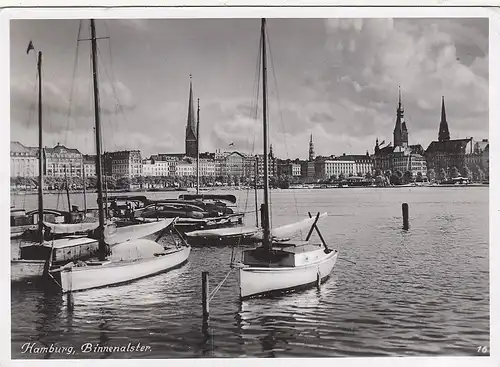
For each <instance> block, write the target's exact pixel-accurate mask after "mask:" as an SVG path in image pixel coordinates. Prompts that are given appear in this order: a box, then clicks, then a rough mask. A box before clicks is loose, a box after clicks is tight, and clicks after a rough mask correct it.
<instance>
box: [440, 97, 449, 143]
mask: <svg viewBox="0 0 500 367" xmlns="http://www.w3.org/2000/svg"><path fill="white" fill-rule="evenodd" d="M438 140H439V141H447V140H450V131H449V130H448V121H446V109H445V107H444V96H442V97H441V122H440V123H439V133H438Z"/></svg>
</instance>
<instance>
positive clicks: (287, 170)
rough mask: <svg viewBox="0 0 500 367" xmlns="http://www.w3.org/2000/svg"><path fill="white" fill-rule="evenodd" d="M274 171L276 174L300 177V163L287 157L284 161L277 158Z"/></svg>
mask: <svg viewBox="0 0 500 367" xmlns="http://www.w3.org/2000/svg"><path fill="white" fill-rule="evenodd" d="M276 173H277V175H278V176H293V177H300V174H301V171H300V163H299V161H291V160H289V159H287V160H286V161H282V160H278V161H277V162H276Z"/></svg>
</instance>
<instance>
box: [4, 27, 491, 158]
mask: <svg viewBox="0 0 500 367" xmlns="http://www.w3.org/2000/svg"><path fill="white" fill-rule="evenodd" d="M258 23H259V22H258V20H256V19H244V20H235V19H224V20H112V21H105V22H104V21H97V27H98V28H97V30H98V35H99V36H100V37H106V36H110V37H111V39H110V40H101V41H99V50H100V51H99V54H100V56H101V60H102V62H101V64H100V76H101V99H102V110H103V123H104V124H103V130H104V140H105V141H104V149H105V150H107V151H113V150H124V149H139V150H141V152H143V154H144V156H145V157H146V156H150V155H151V154H156V153H182V152H184V138H185V127H186V119H187V113H188V98H189V75H190V74H192V75H193V91H194V98H195V99H197V98H200V108H201V122H200V151H202V152H204V151H212V152H213V151H215V150H216V149H221V150H227V149H229V148H232V149H234V150H239V151H243V152H251V151H252V150H253V151H254V152H255V153H260V146H261V144H260V141H261V133H260V130H261V126H260V120H252V119H250V118H249V115H250V114H251V110H252V107H253V106H252V105H251V102H252V100H255V98H253V93H252V92H253V87H254V77H255V69H256V62H257V49H258V42H259V24H258ZM268 23H269V27H268V32H269V37H270V44H271V53H272V57H273V63H272V64H271V65H270V66H269V70H268V73H269V76H270V78H271V79H270V83H269V88H270V108H271V111H270V120H271V142H272V144H273V148H274V152H275V155H276V156H278V157H281V158H284V159H286V158H291V159H294V158H301V159H303V158H306V157H307V154H308V141H309V136H310V134H311V133H312V134H313V136H314V145H315V152H316V155H330V154H335V155H341V154H342V153H347V154H364V153H365V152H366V151H367V150H368V151H369V152H370V153H372V152H373V147H374V145H375V139H376V138H377V137H378V138H379V140H380V141H382V140H385V141H386V142H388V141H391V140H392V139H391V137H392V130H393V127H394V122H395V119H396V108H397V99H398V86H399V85H400V86H401V88H402V100H403V105H404V108H405V117H406V121H407V124H408V130H409V143H410V144H422V145H423V147H424V149H425V148H427V146H428V144H429V143H430V142H431V141H433V140H437V134H438V129H439V119H440V109H441V96H442V95H445V98H446V112H447V117H448V124H449V129H450V134H451V138H452V139H455V138H457V137H460V138H465V137H471V136H472V137H474V139H482V138H488V20H487V19H463V18H454V19H396V20H392V19H378V20H374V19H329V20H325V19H300V20H299V19H270V20H269V22H268ZM87 26H88V24H87V22H83V26H82V31H81V35H80V38H87V33H86V27H87ZM78 27H79V21H78V20H14V21H12V23H11V140H14V141H15V140H18V141H21V142H22V143H23V144H25V145H31V146H36V145H37V129H36V128H35V127H36V110H35V109H33V107H35V102H36V91H35V65H36V64H35V59H34V56H33V55H29V56H27V55H26V46H27V45H28V42H29V41H30V40H33V44H34V45H35V47H36V48H39V49H40V50H42V51H43V52H44V71H43V76H44V120H45V122H46V123H45V125H44V127H45V128H44V140H45V141H44V143H45V145H47V146H55V145H56V144H57V143H58V142H59V143H61V144H63V145H66V146H68V147H72V148H77V149H79V150H80V151H81V152H82V153H84V154H93V153H94V148H93V147H94V140H93V133H92V126H93V116H92V108H91V95H90V93H89V92H90V90H89V88H90V86H91V84H90V82H91V78H90V72H89V66H88V59H89V50H88V49H89V45H88V42H80V46H79V52H78V54H79V58H78V64H79V65H78V68H77V69H76V73H75V91H74V93H73V95H72V97H70V96H71V80H72V77H73V65H74V63H75V61H74V58H75V51H76V38H77V34H78ZM228 27H229V28H230V29H232V30H234V32H226V31H225V30H227V28H228ZM178 34H183V36H180V37H179V36H175V35H178ZM313 40H314V41H315V42H311V41H313ZM49 42H50V43H49ZM110 46H111V47H110ZM110 55H111V57H110ZM273 69H274V71H275V72H276V79H277V85H278V91H279V102H280V103H279V104H280V106H281V116H282V119H283V123H281V118H280V113H279V112H278V109H277V103H276V102H278V98H276V91H275V89H274V85H275V84H274V80H273V79H272V78H273ZM110 80H115V84H114V85H111V83H110ZM114 94H116V95H118V99H119V102H120V103H119V105H118V106H117V105H116V101H113V98H112V97H113V95H114ZM70 99H71V101H72V103H71V116H72V117H73V118H72V119H69V122H68V111H69V100H70ZM282 127H284V130H285V132H286V133H287V134H286V138H285V139H284V138H283V135H282ZM111 131H112V132H113V134H111V133H110V132H111ZM254 137H255V142H254V140H253V138H254ZM231 143H232V144H233V145H232V146H231V147H230V144H231ZM254 144H255V146H254V148H253V149H252V146H253V145H254Z"/></svg>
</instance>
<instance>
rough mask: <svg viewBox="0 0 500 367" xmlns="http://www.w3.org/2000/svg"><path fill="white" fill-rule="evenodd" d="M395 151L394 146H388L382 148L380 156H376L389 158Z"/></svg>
mask: <svg viewBox="0 0 500 367" xmlns="http://www.w3.org/2000/svg"><path fill="white" fill-rule="evenodd" d="M393 151H394V147H393V146H392V145H387V146H385V147H383V148H380V150H379V152H378V154H376V155H375V156H376V157H379V156H387V155H390V154H392V152H393Z"/></svg>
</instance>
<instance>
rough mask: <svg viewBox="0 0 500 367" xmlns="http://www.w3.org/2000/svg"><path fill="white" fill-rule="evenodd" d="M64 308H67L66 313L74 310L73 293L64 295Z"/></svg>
mask: <svg viewBox="0 0 500 367" xmlns="http://www.w3.org/2000/svg"><path fill="white" fill-rule="evenodd" d="M66 306H67V307H68V311H73V309H74V308H75V300H74V298H73V292H68V293H66Z"/></svg>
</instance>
